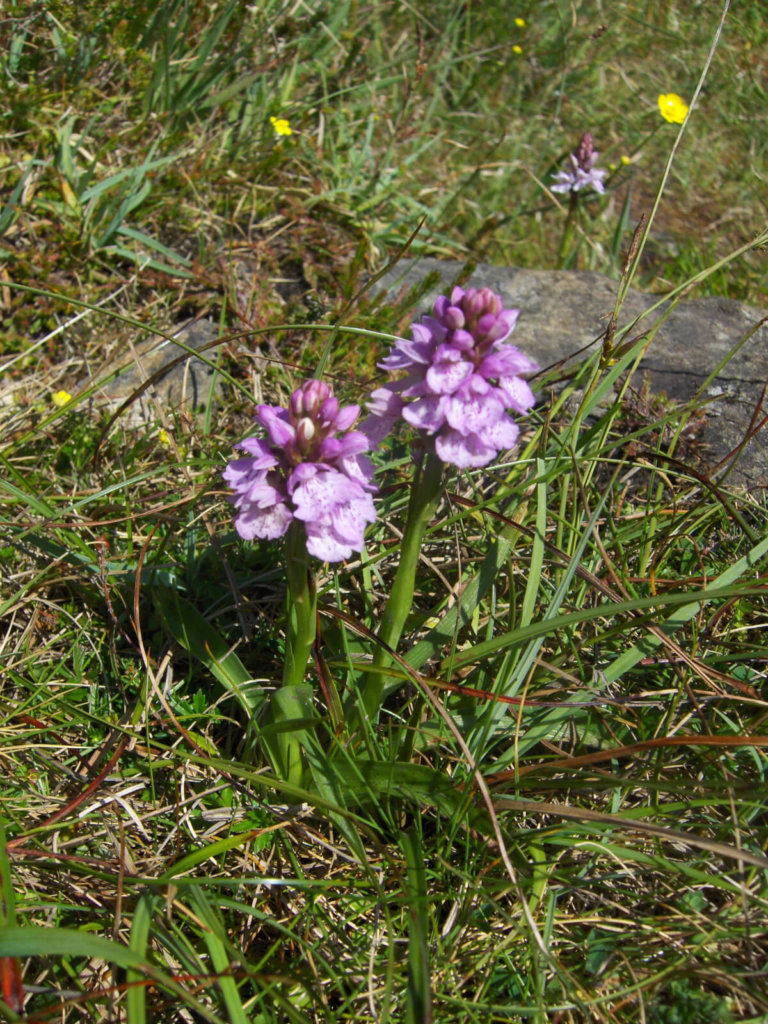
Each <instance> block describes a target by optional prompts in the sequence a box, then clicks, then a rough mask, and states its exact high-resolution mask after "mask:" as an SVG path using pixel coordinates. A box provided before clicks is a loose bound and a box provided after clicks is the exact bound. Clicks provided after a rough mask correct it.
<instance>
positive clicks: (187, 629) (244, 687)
mask: <svg viewBox="0 0 768 1024" xmlns="http://www.w3.org/2000/svg"><path fill="white" fill-rule="evenodd" d="M153 596H154V600H155V604H156V606H157V609H158V611H159V612H160V615H161V617H162V619H163V621H164V623H165V626H166V628H167V629H168V631H169V633H170V634H171V636H173V638H174V639H175V640H176V641H178V643H180V644H181V646H182V647H183V648H184V649H185V650H187V651H189V653H190V654H191V655H192V656H193V657H194V658H197V660H198V661H200V662H202V664H203V665H205V666H206V667H207V668H208V669H209V671H210V672H211V674H212V675H213V676H215V677H216V679H218V681H219V682H220V683H221V685H222V686H223V687H224V689H225V690H228V691H229V693H231V694H232V695H233V697H234V698H235V699H236V700H237V701H238V703H239V704H240V706H241V707H242V708H243V710H245V711H246V712H247V713H248V715H249V716H253V715H255V714H256V713H257V712H258V711H259V709H260V708H261V707H262V705H263V704H264V700H265V696H264V691H263V689H262V688H261V687H260V686H259V685H258V684H256V683H255V682H254V680H253V677H252V676H251V674H250V673H249V672H248V670H247V669H246V667H245V665H243V663H242V661H240V659H239V658H238V656H237V655H236V654H235V652H234V651H233V650H232V649H231V647H230V646H229V644H228V643H227V642H226V641H225V640H224V639H223V638H222V637H221V636H220V635H219V634H218V633H217V632H216V630H215V629H214V628H213V626H212V625H211V624H210V622H208V620H207V619H204V618H203V616H202V615H201V614H200V612H198V611H197V609H196V608H194V607H193V606H192V605H191V604H190V603H189V601H185V600H184V598H182V597H179V595H178V593H177V592H176V591H175V590H171V589H170V588H168V587H159V588H158V589H157V590H156V591H155V592H154V595H153Z"/></svg>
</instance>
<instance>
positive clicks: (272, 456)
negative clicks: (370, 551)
mask: <svg viewBox="0 0 768 1024" xmlns="http://www.w3.org/2000/svg"><path fill="white" fill-rule="evenodd" d="M359 415H360V407H359V406H357V405H346V406H342V407H340V406H339V403H338V400H337V399H336V398H334V396H333V394H332V393H331V389H330V388H329V386H328V385H327V384H325V383H324V382H323V381H319V380H310V381H306V382H305V383H304V384H302V385H301V387H300V388H298V389H297V390H296V391H294V393H293V394H292V395H291V398H290V400H289V402H288V408H287V409H283V408H281V407H280V406H274V405H260V406H259V407H258V410H257V412H256V417H255V418H256V419H257V420H258V422H259V423H260V424H261V425H262V427H264V429H265V430H266V433H267V437H266V438H257V437H249V438H246V439H245V440H244V441H241V442H240V444H238V445H236V447H238V448H241V449H242V450H243V451H245V452H246V453H247V454H246V456H245V457H244V458H239V459H233V460H232V461H231V462H230V463H228V465H227V467H226V468H225V470H224V474H223V475H224V480H225V482H226V483H227V485H228V486H229V487H231V488H232V490H233V491H234V495H233V496H232V497H231V498H230V501H231V502H232V504H233V505H234V506H235V509H236V512H235V529H236V530H237V532H238V533H239V534H240V536H241V537H243V538H244V539H245V540H253V539H254V538H255V537H260V538H262V539H274V538H277V537H282V536H283V534H284V533H285V532H286V530H287V529H288V527H289V526H290V524H291V522H293V520H294V519H297V520H300V521H301V522H303V524H304V529H305V532H306V537H307V550H308V551H309V553H310V554H311V555H314V556H315V557H316V558H321V559H323V560H324V561H327V562H340V561H342V560H343V559H345V558H349V557H350V555H351V554H352V552H353V551H362V548H363V534H364V531H365V526H366V523H372V522H373V521H374V520H375V519H376V512H375V510H374V507H373V500H372V498H371V493H372V492H375V491H376V486H375V485H374V484H373V483H372V480H371V478H372V476H373V466H372V464H371V462H370V460H369V459H368V458H367V457H366V456H365V455H364V454H363V453H364V452H366V451H368V450H369V448H370V441H369V439H368V438H367V437H366V436H365V435H364V434H362V433H361V432H360V431H359V430H352V429H351V428H352V426H353V424H354V423H355V421H356V420H357V418H358V416H359Z"/></svg>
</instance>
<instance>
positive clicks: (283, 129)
mask: <svg viewBox="0 0 768 1024" xmlns="http://www.w3.org/2000/svg"><path fill="white" fill-rule="evenodd" d="M269 123H270V124H271V125H272V127H273V128H274V129H275V135H293V129H292V128H291V122H290V121H288V120H287V119H286V118H284V117H270V119H269Z"/></svg>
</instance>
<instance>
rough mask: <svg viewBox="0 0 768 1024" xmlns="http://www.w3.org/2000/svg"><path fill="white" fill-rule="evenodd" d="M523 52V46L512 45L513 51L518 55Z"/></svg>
mask: <svg viewBox="0 0 768 1024" xmlns="http://www.w3.org/2000/svg"><path fill="white" fill-rule="evenodd" d="M522 52H523V48H522V46H513V47H512V53H516V54H517V55H518V57H519V56H520V54H521V53H522Z"/></svg>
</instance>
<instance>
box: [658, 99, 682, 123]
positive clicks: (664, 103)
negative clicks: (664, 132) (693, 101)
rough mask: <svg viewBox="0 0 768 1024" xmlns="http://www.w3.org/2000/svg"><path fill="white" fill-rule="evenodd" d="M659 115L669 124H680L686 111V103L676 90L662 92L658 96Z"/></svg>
mask: <svg viewBox="0 0 768 1024" xmlns="http://www.w3.org/2000/svg"><path fill="white" fill-rule="evenodd" d="M659 110H660V111H661V116H662V117H663V118H664V120H665V121H669V123H670V124H682V123H683V121H684V120H685V117H686V114H687V113H688V104H687V103H686V102H685V100H684V99H683V98H682V97H681V96H678V95H677V93H676V92H667V93H662V94H661V95H660V96H659Z"/></svg>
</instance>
